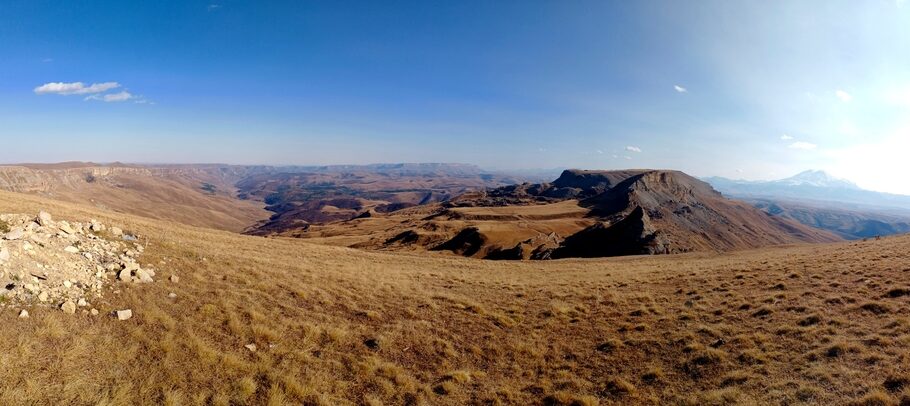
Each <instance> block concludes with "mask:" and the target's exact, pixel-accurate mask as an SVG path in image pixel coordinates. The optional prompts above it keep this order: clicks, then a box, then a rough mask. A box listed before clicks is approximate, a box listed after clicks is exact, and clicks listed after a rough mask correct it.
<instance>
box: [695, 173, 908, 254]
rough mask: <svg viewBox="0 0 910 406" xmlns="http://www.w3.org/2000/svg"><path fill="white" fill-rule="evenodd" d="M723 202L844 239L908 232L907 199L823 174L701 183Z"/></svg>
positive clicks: (705, 179)
mask: <svg viewBox="0 0 910 406" xmlns="http://www.w3.org/2000/svg"><path fill="white" fill-rule="evenodd" d="M703 180H704V181H706V182H708V183H710V184H711V185H712V186H714V188H715V189H717V190H718V191H720V192H721V193H723V194H724V195H726V196H728V197H733V198H737V199H741V200H745V201H746V202H749V203H750V204H752V205H753V206H755V207H756V208H759V209H762V210H764V211H765V212H767V213H768V214H771V215H774V216H777V217H784V218H788V219H792V220H796V221H799V222H800V223H803V224H805V225H808V226H812V227H816V228H820V229H824V230H828V231H831V232H834V233H835V234H837V235H838V236H840V237H842V238H847V239H860V238H868V237H874V236H880V235H892V234H902V233H907V232H910V196H904V195H895V194H889V193H880V192H873V191H870V190H864V189H862V188H860V187H859V186H857V185H856V184H855V183H853V182H850V181H847V180H844V179H838V178H835V177H833V176H831V175H829V174H827V173H825V172H823V171H805V172H802V173H800V174H797V175H796V176H793V177H790V178H786V179H781V180H774V181H745V180H731V179H726V178H720V177H710V178H704V179H703Z"/></svg>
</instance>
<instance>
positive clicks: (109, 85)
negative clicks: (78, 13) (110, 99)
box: [35, 82, 120, 96]
mask: <svg viewBox="0 0 910 406" xmlns="http://www.w3.org/2000/svg"><path fill="white" fill-rule="evenodd" d="M118 87H120V84H119V83H117V82H104V83H92V84H91V85H88V86H86V85H85V84H84V83H82V82H72V83H64V82H51V83H45V84H43V85H41V86H38V87H36V88H35V94H59V95H64V96H69V95H71V94H92V93H104V92H106V91H108V90H111V89H116V88H118Z"/></svg>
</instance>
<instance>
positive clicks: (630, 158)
mask: <svg viewBox="0 0 910 406" xmlns="http://www.w3.org/2000/svg"><path fill="white" fill-rule="evenodd" d="M623 158H626V159H628V160H632V157H630V156H628V155H626V156H624V157H623Z"/></svg>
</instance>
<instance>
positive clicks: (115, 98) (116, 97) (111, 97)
mask: <svg viewBox="0 0 910 406" xmlns="http://www.w3.org/2000/svg"><path fill="white" fill-rule="evenodd" d="M135 98H136V96H134V95H132V94H131V93H130V92H127V91H126V90H124V91H122V92H119V93H108V94H93V95H91V96H88V97H86V98H85V100H101V101H104V102H108V103H110V102H123V101H127V100H131V99H135Z"/></svg>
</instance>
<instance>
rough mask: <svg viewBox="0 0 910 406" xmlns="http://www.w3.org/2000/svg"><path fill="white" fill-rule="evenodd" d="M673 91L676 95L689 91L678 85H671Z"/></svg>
mask: <svg viewBox="0 0 910 406" xmlns="http://www.w3.org/2000/svg"><path fill="white" fill-rule="evenodd" d="M673 89H674V90H676V92H677V93H686V92H688V91H689V90H688V89H686V88H684V87H682V86H680V85H673Z"/></svg>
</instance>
